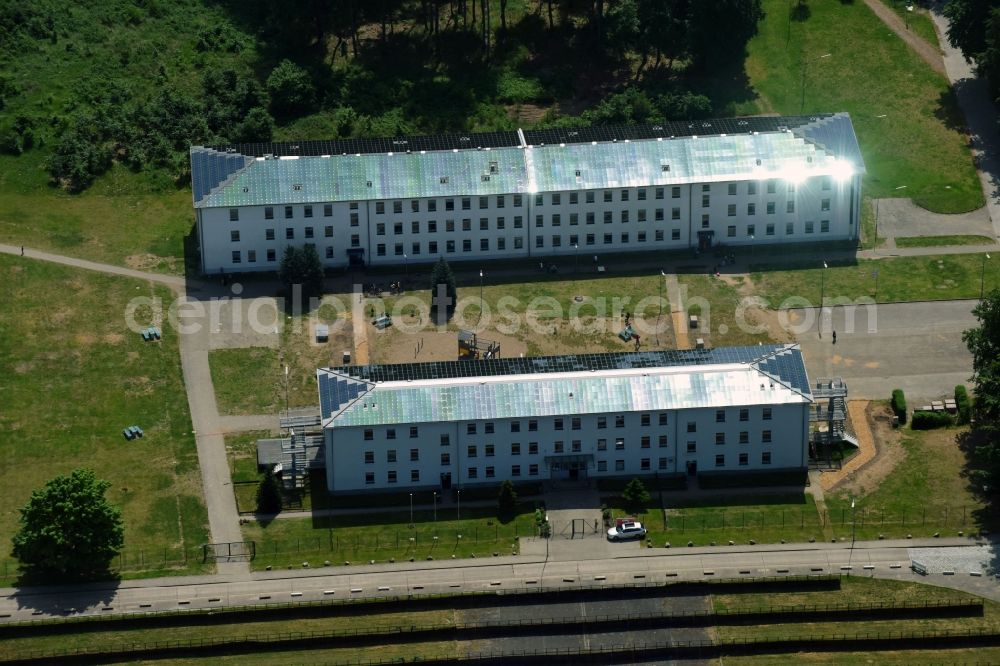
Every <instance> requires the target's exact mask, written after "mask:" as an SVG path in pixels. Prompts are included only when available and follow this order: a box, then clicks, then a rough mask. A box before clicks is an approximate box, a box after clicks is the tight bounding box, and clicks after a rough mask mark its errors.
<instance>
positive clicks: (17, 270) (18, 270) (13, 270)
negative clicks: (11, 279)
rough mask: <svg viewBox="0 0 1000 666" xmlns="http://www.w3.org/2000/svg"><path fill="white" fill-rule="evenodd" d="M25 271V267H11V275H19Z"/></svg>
mask: <svg viewBox="0 0 1000 666" xmlns="http://www.w3.org/2000/svg"><path fill="white" fill-rule="evenodd" d="M23 271H24V266H11V267H10V273H11V275H17V274H18V273H21V272H23Z"/></svg>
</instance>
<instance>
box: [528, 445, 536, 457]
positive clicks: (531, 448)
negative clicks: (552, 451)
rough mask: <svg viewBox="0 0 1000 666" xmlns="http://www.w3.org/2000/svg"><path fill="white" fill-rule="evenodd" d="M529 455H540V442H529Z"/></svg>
mask: <svg viewBox="0 0 1000 666" xmlns="http://www.w3.org/2000/svg"><path fill="white" fill-rule="evenodd" d="M528 455H529V456H537V455H538V442H528Z"/></svg>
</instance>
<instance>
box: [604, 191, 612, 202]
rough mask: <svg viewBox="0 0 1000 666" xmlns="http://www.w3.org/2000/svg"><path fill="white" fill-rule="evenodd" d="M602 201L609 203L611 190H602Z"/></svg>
mask: <svg viewBox="0 0 1000 666" xmlns="http://www.w3.org/2000/svg"><path fill="white" fill-rule="evenodd" d="M604 203H611V190H604Z"/></svg>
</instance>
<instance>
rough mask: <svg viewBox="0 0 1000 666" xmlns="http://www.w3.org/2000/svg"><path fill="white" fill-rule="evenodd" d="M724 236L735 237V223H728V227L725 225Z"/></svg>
mask: <svg viewBox="0 0 1000 666" xmlns="http://www.w3.org/2000/svg"><path fill="white" fill-rule="evenodd" d="M726 237H727V238H736V225H735V224H730V225H729V226H728V227H726Z"/></svg>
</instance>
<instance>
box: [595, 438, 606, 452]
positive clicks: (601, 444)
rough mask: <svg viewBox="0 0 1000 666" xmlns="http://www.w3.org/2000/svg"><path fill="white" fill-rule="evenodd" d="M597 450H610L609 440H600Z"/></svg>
mask: <svg viewBox="0 0 1000 666" xmlns="http://www.w3.org/2000/svg"><path fill="white" fill-rule="evenodd" d="M597 450H598V451H607V450H608V440H606V439H599V440H597Z"/></svg>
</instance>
